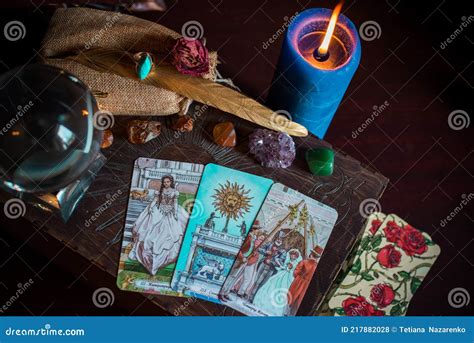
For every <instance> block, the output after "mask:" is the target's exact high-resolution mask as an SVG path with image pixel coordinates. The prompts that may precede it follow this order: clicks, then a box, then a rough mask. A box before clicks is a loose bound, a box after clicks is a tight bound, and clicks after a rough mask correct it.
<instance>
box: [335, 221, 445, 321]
mask: <svg viewBox="0 0 474 343" xmlns="http://www.w3.org/2000/svg"><path fill="white" fill-rule="evenodd" d="M373 215H380V214H373ZM369 220H370V221H369V222H368V223H367V225H366V228H365V231H366V233H364V235H363V237H362V239H361V241H360V244H359V246H358V248H357V250H356V254H355V256H354V257H353V261H354V262H353V263H352V265H351V266H350V269H349V271H348V272H347V273H346V275H345V277H344V279H343V281H342V282H341V283H340V284H339V285H338V288H337V289H336V290H335V292H334V293H333V295H332V297H331V298H330V299H329V301H328V305H329V308H330V309H331V310H332V312H333V313H334V314H335V315H346V316H355V315H359V316H374V315H391V316H401V315H404V314H405V313H406V311H407V310H408V305H409V303H410V300H411V298H412V297H413V295H414V294H415V292H416V290H417V289H418V288H419V286H420V284H421V282H422V281H423V279H424V278H425V277H426V275H427V274H428V272H429V269H430V268H431V266H432V265H433V263H434V262H435V260H436V258H437V257H438V255H439V254H440V248H439V246H438V245H436V244H435V243H433V241H432V240H431V238H430V237H429V236H428V235H427V234H426V233H423V232H421V231H419V230H417V229H415V228H414V227H413V226H411V225H409V224H408V223H406V222H405V221H404V220H402V219H400V218H399V217H397V216H396V215H393V214H390V215H388V216H386V217H385V219H384V220H383V223H382V224H380V223H378V219H377V218H369Z"/></svg>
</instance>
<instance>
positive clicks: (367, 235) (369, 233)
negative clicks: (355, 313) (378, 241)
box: [319, 212, 386, 315]
mask: <svg viewBox="0 0 474 343" xmlns="http://www.w3.org/2000/svg"><path fill="white" fill-rule="evenodd" d="M385 217H386V215H385V214H383V213H381V212H374V213H372V214H371V215H370V216H369V217H368V218H367V220H366V222H365V225H364V230H363V231H362V236H361V237H360V238H359V240H358V241H357V242H356V243H355V245H354V248H353V249H352V251H351V253H350V254H349V256H348V257H347V259H346V260H345V261H344V262H343V263H342V266H341V269H340V271H339V273H338V274H337V277H336V278H335V280H334V283H333V285H332V286H331V289H330V290H329V291H328V296H327V298H326V299H325V300H324V302H323V304H322V305H321V307H320V311H319V313H320V315H332V312H331V310H330V309H329V304H328V302H329V299H331V296H332V295H333V294H334V293H335V292H337V290H338V288H339V285H340V284H341V282H342V281H343V280H344V279H345V278H346V276H347V275H348V274H349V273H351V270H352V269H354V270H356V269H357V268H358V264H354V262H355V261H356V260H357V259H358V257H359V256H360V254H361V253H362V252H363V251H364V247H365V246H366V245H368V244H370V243H371V241H372V239H374V237H375V234H376V233H377V232H378V230H379V228H380V226H382V223H383V221H384V220H385ZM357 263H360V259H359V261H358V262H357Z"/></svg>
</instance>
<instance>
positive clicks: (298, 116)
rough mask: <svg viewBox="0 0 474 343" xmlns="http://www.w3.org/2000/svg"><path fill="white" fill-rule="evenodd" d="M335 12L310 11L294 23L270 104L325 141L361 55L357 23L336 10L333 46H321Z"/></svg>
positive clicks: (280, 60)
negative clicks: (332, 14) (323, 47)
mask: <svg viewBox="0 0 474 343" xmlns="http://www.w3.org/2000/svg"><path fill="white" fill-rule="evenodd" d="M331 12H332V11H331V10H329V9H325V8H313V9H308V10H306V11H304V12H302V13H300V14H299V15H298V16H296V18H295V19H294V20H293V21H292V22H291V24H290V26H289V27H288V30H287V32H286V36H285V40H284V42H283V47H282V50H281V54H280V59H279V61H278V65H277V69H276V72H275V76H274V79H273V83H272V87H271V88H270V91H269V94H268V98H267V105H268V106H269V107H270V108H272V109H273V110H275V111H281V110H284V111H287V112H288V113H289V114H290V115H291V119H292V120H294V121H296V122H298V123H300V124H302V125H304V126H305V127H306V128H307V129H308V130H309V131H310V132H311V133H313V134H314V135H316V136H318V137H319V138H321V139H322V138H324V135H325V134H326V131H327V129H328V127H329V124H330V123H331V121H332V118H333V117H334V114H335V112H336V110H337V107H338V106H339V103H340V102H341V99H342V97H343V95H344V93H345V91H346V89H347V86H348V85H349V83H350V81H351V79H352V76H353V75H354V73H355V71H356V69H357V67H358V65H359V61H360V53H361V52H360V51H361V49H360V40H359V35H358V33H357V29H356V28H355V26H354V24H353V23H352V22H351V21H350V20H349V19H348V18H347V17H345V16H344V15H342V14H340V15H337V14H336V13H335V16H333V17H334V18H335V19H334V20H333V22H334V23H335V20H336V19H337V24H336V25H335V28H334V34H333V35H332V37H331V40H330V43H329V47H328V50H327V52H325V51H323V50H324V49H323V50H321V49H319V48H320V47H321V45H322V43H323V40H324V37H325V35H326V31H329V30H328V26H329V21H330V17H331ZM335 12H336V10H335ZM328 36H329V35H328ZM318 49H319V50H318Z"/></svg>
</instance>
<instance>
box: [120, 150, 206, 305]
mask: <svg viewBox="0 0 474 343" xmlns="http://www.w3.org/2000/svg"><path fill="white" fill-rule="evenodd" d="M203 170H204V166H203V165H202V164H194V163H185V162H178V161H168V160H156V159H151V158H138V159H137V160H136V161H135V164H134V168H133V175H132V183H131V188H130V198H129V201H128V209H127V216H126V221H125V230H124V235H123V242H122V251H121V255H120V263H119V270H118V275H117V285H118V287H119V288H120V289H122V290H126V291H134V292H141V293H151V294H162V295H173V296H182V294H181V293H179V292H175V291H173V290H172V289H171V279H172V276H173V271H174V268H175V264H176V259H177V258H178V252H179V249H180V247H181V242H182V239H183V235H184V231H185V229H186V226H187V224H188V221H189V217H190V213H191V210H192V206H193V203H194V198H195V195H196V192H197V190H198V186H199V182H200V180H201V175H202V172H203Z"/></svg>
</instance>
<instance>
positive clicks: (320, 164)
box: [306, 148, 334, 176]
mask: <svg viewBox="0 0 474 343" xmlns="http://www.w3.org/2000/svg"><path fill="white" fill-rule="evenodd" d="M306 162H308V167H309V170H311V173H313V174H314V175H318V176H329V175H332V173H333V170H334V151H332V150H331V149H329V148H316V149H310V150H308V151H306Z"/></svg>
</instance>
